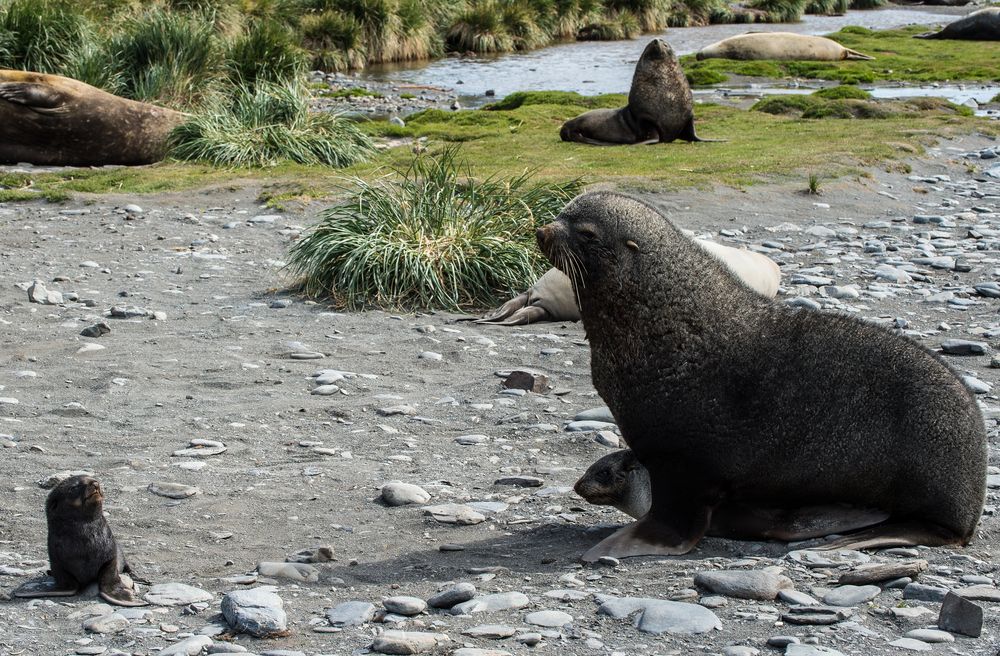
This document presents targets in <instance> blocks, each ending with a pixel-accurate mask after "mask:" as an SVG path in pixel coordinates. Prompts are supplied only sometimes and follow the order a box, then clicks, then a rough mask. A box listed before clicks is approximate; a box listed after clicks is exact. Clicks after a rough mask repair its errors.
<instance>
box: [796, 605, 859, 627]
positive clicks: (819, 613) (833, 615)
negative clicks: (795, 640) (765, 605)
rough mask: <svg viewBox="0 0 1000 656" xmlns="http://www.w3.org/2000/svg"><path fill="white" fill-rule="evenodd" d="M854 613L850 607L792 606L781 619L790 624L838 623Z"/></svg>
mask: <svg viewBox="0 0 1000 656" xmlns="http://www.w3.org/2000/svg"><path fill="white" fill-rule="evenodd" d="M852 614H853V611H852V610H851V609H850V608H843V607H837V606H792V607H791V608H789V609H788V612H787V613H784V614H783V615H782V616H781V619H783V620H784V621H786V622H788V623H789V624H818V625H825V624H836V623H837V622H843V621H844V620H846V619H847V618H849V617H850V616H851V615H852Z"/></svg>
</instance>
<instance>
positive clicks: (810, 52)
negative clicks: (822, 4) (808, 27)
mask: <svg viewBox="0 0 1000 656" xmlns="http://www.w3.org/2000/svg"><path fill="white" fill-rule="evenodd" d="M695 57H696V58H698V59H777V60H805V61H841V60H843V59H875V58H874V57H869V56H868V55H864V54H862V53H860V52H858V51H856V50H851V49H850V48H845V47H844V46H842V45H840V44H839V43H837V42H836V41H833V40H832V39H827V38H826V37H822V36H810V35H807V34H793V33H792V32H750V33H748V34H740V35H738V36H731V37H729V38H728V39H723V40H722V41H717V42H716V43H713V44H711V45H708V46H705V47H704V48H702V49H701V50H699V51H698V53H697V54H696V55H695Z"/></svg>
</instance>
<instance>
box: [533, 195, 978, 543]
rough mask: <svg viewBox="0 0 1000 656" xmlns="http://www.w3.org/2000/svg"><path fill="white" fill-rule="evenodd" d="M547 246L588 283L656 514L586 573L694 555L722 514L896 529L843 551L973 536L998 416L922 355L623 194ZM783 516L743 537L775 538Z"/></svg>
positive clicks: (569, 220) (558, 223)
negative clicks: (834, 517)
mask: <svg viewBox="0 0 1000 656" xmlns="http://www.w3.org/2000/svg"><path fill="white" fill-rule="evenodd" d="M537 236H538V242H539V246H540V247H541V249H542V251H543V252H544V253H545V254H546V256H547V257H548V258H549V260H550V261H552V263H553V264H554V265H555V266H557V267H558V268H559V269H561V270H562V271H563V272H564V273H567V275H569V276H570V278H571V280H572V282H573V287H574V290H575V291H576V294H577V298H578V299H579V302H580V314H581V316H582V318H583V323H584V327H585V328H586V331H587V336H588V338H589V339H590V348H591V370H592V375H593V381H594V386H595V387H596V388H597V391H598V392H599V393H600V395H601V397H602V398H603V399H604V401H605V402H606V403H607V404H608V406H609V408H610V409H611V412H612V414H613V415H614V417H615V419H616V421H617V423H618V427H619V429H620V430H621V433H622V436H623V437H624V439H625V441H626V443H627V444H628V446H629V448H631V449H632V451H633V452H634V453H635V457H636V458H637V459H638V461H639V462H640V463H642V465H643V466H644V467H645V468H646V469H647V470H648V472H649V483H650V494H651V503H650V509H649V512H648V513H647V514H646V515H645V516H644V517H643V518H642V519H640V520H639V521H637V522H635V523H633V524H630V525H628V526H626V527H624V528H622V529H620V530H618V531H617V532H616V533H614V534H613V535H611V536H610V537H608V538H606V539H605V540H603V541H601V542H600V543H599V544H597V545H596V546H595V547H593V548H591V549H590V550H588V551H587V552H586V553H585V554H584V559H585V560H588V561H593V560H596V559H597V558H600V557H601V556H605V555H609V556H615V557H626V556H640V555H669V554H683V553H687V552H688V551H690V550H691V549H692V548H693V547H694V546H695V545H696V544H697V543H698V541H699V540H700V539H701V538H702V536H704V535H705V534H706V532H707V531H708V529H709V527H710V526H711V525H712V515H713V512H714V511H715V509H716V508H719V507H725V506H739V505H742V506H749V507H761V508H787V509H792V510H794V509H795V508H804V507H824V508H833V507H837V506H840V505H842V504H843V505H846V506H848V507H851V508H857V509H862V510H865V509H870V510H874V511H878V512H880V513H881V516H883V517H885V520H884V521H881V522H879V523H874V522H873V523H872V524H873V525H871V526H869V527H868V528H865V529H863V530H861V531H859V532H857V533H854V534H853V535H849V536H846V537H844V538H842V539H841V540H840V541H838V542H837V543H834V544H833V545H827V546H836V547H838V548H840V547H844V548H874V547H883V546H899V545H917V544H920V545H928V546H937V545H952V544H960V545H964V544H967V543H968V542H969V540H970V539H971V538H972V536H973V532H974V531H975V528H976V524H977V523H978V521H979V517H980V515H981V514H982V507H983V501H984V499H985V493H986V456H987V448H986V431H985V428H984V426H983V419H982V416H981V414H980V411H979V408H978V406H977V405H976V402H975V400H974V399H973V396H972V393H971V392H970V391H969V390H968V389H967V388H966V387H965V385H964V384H963V383H962V381H961V380H960V379H959V378H958V376H956V375H955V373H954V372H953V371H952V370H951V369H950V368H949V367H948V366H947V365H946V364H944V363H943V362H942V361H941V360H939V359H938V358H936V357H935V356H934V355H932V354H931V353H930V352H929V351H927V350H926V349H924V348H923V347H922V346H920V345H919V344H917V343H916V342H914V341H911V340H909V339H906V338H904V337H900V336H898V335H895V334H893V333H891V332H890V331H888V330H886V329H883V328H881V327H879V326H876V325H874V324H871V323H867V322H864V321H861V320H859V319H855V318H852V317H848V316H843V315H834V314H826V313H820V312H814V311H809V310H803V309H795V308H790V307H788V306H786V305H783V304H777V303H773V302H771V301H770V300H769V299H767V298H765V297H764V296H762V295H760V294H758V293H756V292H754V291H753V290H751V289H750V288H749V287H748V286H747V285H746V284H744V283H743V282H742V281H740V280H739V279H738V278H736V277H735V276H733V275H732V274H731V273H730V272H729V271H727V270H726V269H725V267H724V266H723V265H722V264H721V263H720V262H718V261H717V260H715V259H714V258H711V257H709V256H708V255H707V254H706V253H705V252H704V250H702V249H700V248H698V247H696V246H695V245H694V243H693V242H692V241H691V240H690V239H689V238H688V237H687V236H685V235H684V234H683V233H682V232H681V230H680V229H678V228H676V227H675V226H674V225H673V224H671V223H670V222H669V221H668V220H667V219H666V217H664V216H663V215H662V214H660V213H659V212H658V211H657V210H656V209H655V208H653V207H651V206H649V205H647V204H645V203H643V202H641V201H639V200H636V199H634V198H631V197H628V196H625V195H621V194H614V193H607V192H604V193H590V194H584V195H582V196H579V197H577V198H576V199H574V200H573V201H571V202H570V203H569V204H568V205H567V206H566V208H565V209H564V210H563V211H562V212H561V213H560V214H559V216H558V217H557V218H556V220H555V221H554V222H553V223H550V224H548V225H547V226H544V227H542V228H539V230H538V233H537ZM622 317H627V318H628V319H627V320H622ZM769 521H770V519H769V517H768V515H767V513H765V514H764V515H763V519H762V520H761V521H760V522H759V524H760V525H759V526H756V527H754V526H753V524H754V523H755V522H754V520H753V518H752V517H751V518H750V519H749V521H748V522H746V523H744V525H743V526H742V527H741V532H742V534H743V535H744V536H745V537H749V536H753V535H760V536H765V535H767V533H768V531H769V529H770V528H771V525H770V524H769ZM747 524H749V525H747ZM734 533H735V532H734Z"/></svg>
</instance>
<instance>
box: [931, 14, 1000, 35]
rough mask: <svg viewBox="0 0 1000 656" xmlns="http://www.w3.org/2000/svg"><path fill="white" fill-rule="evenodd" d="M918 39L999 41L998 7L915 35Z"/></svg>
mask: <svg viewBox="0 0 1000 656" xmlns="http://www.w3.org/2000/svg"><path fill="white" fill-rule="evenodd" d="M916 36H917V38H918V39H965V40H968V41H1000V7H987V8H985V9H980V10H978V11H974V12H972V13H971V14H969V15H968V16H965V17H964V18H959V19H958V20H957V21H954V22H953V23H948V24H947V25H945V27H944V28H943V29H941V30H939V31H937V32H928V33H926V34H918V35H916Z"/></svg>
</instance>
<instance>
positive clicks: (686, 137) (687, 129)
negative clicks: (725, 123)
mask: <svg viewBox="0 0 1000 656" xmlns="http://www.w3.org/2000/svg"><path fill="white" fill-rule="evenodd" d="M677 138H678V139H681V140H683V141H692V142H693V141H704V142H706V143H723V142H726V141H729V140H728V139H702V138H701V137H699V136H698V135H697V134H695V131H694V117H693V116H692V117H691V118H689V119H688V122H687V125H685V126H684V127H683V128H681V131H680V132H679V133H678V134H677Z"/></svg>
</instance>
